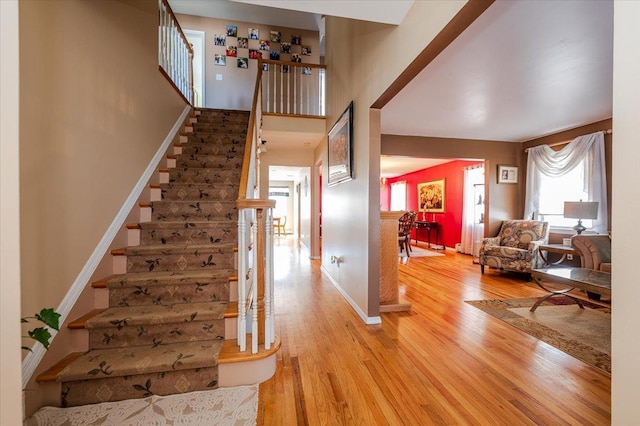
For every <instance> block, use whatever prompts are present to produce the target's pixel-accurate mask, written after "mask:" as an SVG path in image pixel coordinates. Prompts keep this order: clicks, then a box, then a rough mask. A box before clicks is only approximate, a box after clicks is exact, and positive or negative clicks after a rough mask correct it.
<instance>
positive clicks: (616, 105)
mask: <svg viewBox="0 0 640 426" xmlns="http://www.w3.org/2000/svg"><path fill="white" fill-rule="evenodd" d="M638 17H640V2H635V1H634V2H628V1H617V2H615V5H614V34H613V36H614V37H613V53H614V56H613V203H612V204H613V206H612V209H611V212H612V221H611V223H612V224H613V228H612V235H613V239H612V243H613V244H612V257H613V259H614V261H613V275H612V285H613V289H612V291H613V296H612V298H613V310H612V315H611V316H612V333H611V339H612V341H611V343H612V352H613V357H612V366H613V374H612V411H613V414H612V424H613V425H620V426H623V425H624V426H626V425H632V424H638V421H639V420H638V419H639V418H640V408H639V407H638V404H639V403H640V368H638V360H639V359H640V283H638V278H637V276H638V267H637V264H638V251H637V250H635V247H637V245H638V238H637V233H636V232H635V225H636V224H637V222H638V214H637V212H638V209H640V187H639V186H638V182H639V181H640V175H639V174H638V164H640V145H639V144H638V135H640V120H638V99H640V80H639V79H638V76H640V28H639V27H638Z"/></svg>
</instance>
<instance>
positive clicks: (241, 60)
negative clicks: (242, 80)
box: [238, 58, 249, 69]
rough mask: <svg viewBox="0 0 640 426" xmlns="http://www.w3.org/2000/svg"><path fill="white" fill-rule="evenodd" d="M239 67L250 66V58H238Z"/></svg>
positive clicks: (245, 67)
mask: <svg viewBox="0 0 640 426" xmlns="http://www.w3.org/2000/svg"><path fill="white" fill-rule="evenodd" d="M238 68H244V69H247V68H249V58H238Z"/></svg>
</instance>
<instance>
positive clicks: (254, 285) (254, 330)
mask: <svg viewBox="0 0 640 426" xmlns="http://www.w3.org/2000/svg"><path fill="white" fill-rule="evenodd" d="M256 219H257V217H255V210H254V221H253V223H252V224H251V231H252V232H251V233H252V235H253V250H252V252H253V253H252V258H253V268H254V269H253V274H252V276H251V300H252V302H251V307H252V310H253V320H252V323H251V353H254V354H255V353H258V274H257V273H256V272H257V270H258V269H257V268H258V248H257V247H256V245H257V243H258V223H257V220H256Z"/></svg>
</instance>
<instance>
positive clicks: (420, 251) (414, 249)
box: [398, 245, 444, 257]
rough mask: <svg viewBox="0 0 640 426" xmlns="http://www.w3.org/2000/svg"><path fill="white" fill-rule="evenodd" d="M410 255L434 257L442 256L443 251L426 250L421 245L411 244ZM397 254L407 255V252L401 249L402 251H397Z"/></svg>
mask: <svg viewBox="0 0 640 426" xmlns="http://www.w3.org/2000/svg"><path fill="white" fill-rule="evenodd" d="M410 254H411V257H436V256H444V254H443V253H438V252H437V251H434V250H427V249H424V248H422V247H418V246H414V245H412V246H411V253H410ZM398 256H400V257H407V252H405V251H404V250H403V251H402V253H400V252H398Z"/></svg>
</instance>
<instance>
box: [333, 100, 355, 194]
mask: <svg viewBox="0 0 640 426" xmlns="http://www.w3.org/2000/svg"><path fill="white" fill-rule="evenodd" d="M328 140H329V143H328V144H327V145H328V147H329V157H328V159H329V161H328V162H329V179H328V184H329V186H331V185H336V184H338V183H341V182H346V181H349V180H351V179H353V101H352V102H351V103H350V104H349V106H348V107H347V109H345V110H344V112H343V113H342V115H341V116H340V118H339V119H338V121H336V124H334V125H333V127H332V128H331V130H329V134H328Z"/></svg>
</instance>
